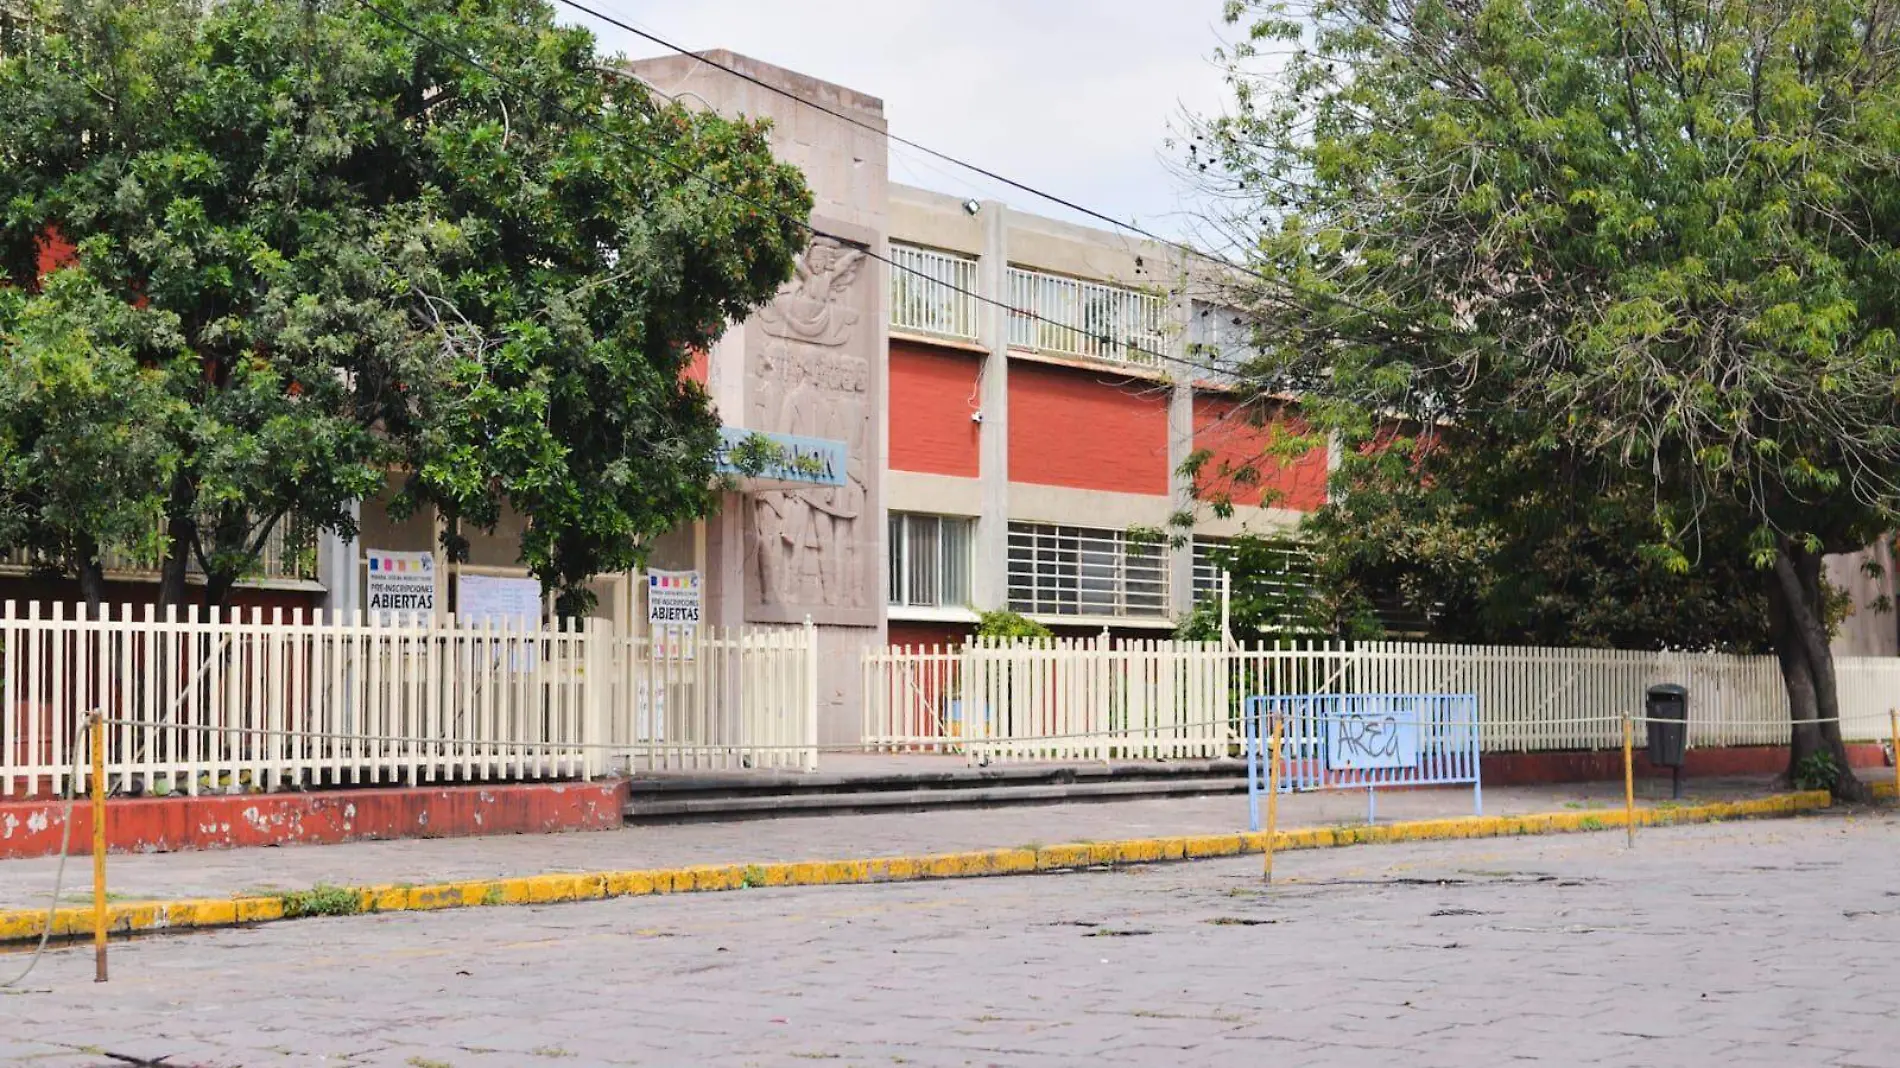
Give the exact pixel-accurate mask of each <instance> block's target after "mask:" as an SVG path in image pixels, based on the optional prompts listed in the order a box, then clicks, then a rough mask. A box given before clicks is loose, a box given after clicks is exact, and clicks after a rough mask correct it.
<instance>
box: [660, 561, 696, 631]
mask: <svg viewBox="0 0 1900 1068" xmlns="http://www.w3.org/2000/svg"><path fill="white" fill-rule="evenodd" d="M699 605H700V581H699V572H697V571H649V572H647V623H648V625H650V626H671V627H678V626H687V627H696V626H698V625H699Z"/></svg>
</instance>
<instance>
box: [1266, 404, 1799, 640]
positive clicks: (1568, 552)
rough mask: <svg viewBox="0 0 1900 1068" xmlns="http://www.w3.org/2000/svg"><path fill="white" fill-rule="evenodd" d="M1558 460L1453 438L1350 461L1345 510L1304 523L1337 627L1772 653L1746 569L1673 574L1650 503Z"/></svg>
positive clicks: (1762, 601) (1341, 477)
mask: <svg viewBox="0 0 1900 1068" xmlns="http://www.w3.org/2000/svg"><path fill="white" fill-rule="evenodd" d="M1561 459H1562V458H1561V457H1559V456H1552V455H1542V454H1538V453H1536V452H1535V451H1533V450H1526V449H1521V448H1513V447H1511V446H1510V445H1509V444H1507V443H1501V442H1488V443H1485V442H1477V441H1472V440H1468V439H1466V438H1465V437H1464V436H1463V435H1455V434H1441V435H1436V436H1435V437H1434V439H1433V440H1432V443H1431V446H1430V447H1429V448H1425V449H1420V448H1418V447H1417V441H1416V439H1407V438H1400V439H1396V440H1394V441H1393V442H1391V443H1390V447H1388V448H1384V449H1379V450H1376V451H1372V452H1367V453H1357V452H1355V453H1352V454H1349V455H1347V456H1346V457H1344V458H1343V459H1342V461H1341V464H1340V469H1339V471H1338V473H1337V475H1336V476H1335V479H1334V484H1335V491H1334V494H1333V500H1332V501H1331V502H1330V503H1328V504H1327V505H1326V506H1324V507H1322V508H1321V509H1319V510H1318V511H1317V512H1315V513H1313V514H1312V515H1311V516H1309V517H1308V518H1307V520H1306V522H1305V523H1304V524H1302V536H1303V537H1304V538H1305V541H1306V545H1307V548H1308V550H1309V552H1311V553H1312V555H1313V559H1314V561H1315V571H1316V577H1315V586H1316V588H1317V589H1318V590H1319V591H1321V593H1322V595H1323V600H1324V602H1325V603H1326V604H1327V605H1328V606H1329V610H1330V611H1331V613H1332V618H1333V619H1334V620H1336V621H1337V624H1336V625H1338V626H1340V627H1341V628H1342V629H1349V628H1350V627H1351V625H1352V624H1353V623H1355V622H1358V623H1360V624H1362V625H1363V623H1364V622H1365V621H1370V620H1375V619H1377V620H1381V621H1383V622H1382V624H1381V625H1382V627H1397V628H1400V629H1405V630H1413V629H1415V630H1417V631H1418V632H1422V633H1423V634H1424V635H1425V636H1427V637H1429V638H1431V639H1432V640H1436V641H1450V642H1464V643H1472V644H1485V645H1543V646H1563V647H1587V648H1609V649H1686V650H1694V651H1721V652H1734V653H1759V652H1765V651H1767V649H1768V613H1767V599H1766V596H1765V591H1763V590H1762V589H1761V583H1760V581H1759V575H1758V574H1757V573H1756V572H1755V570H1754V569H1753V568H1752V567H1751V566H1750V565H1749V564H1748V562H1747V561H1746V560H1744V559H1742V558H1740V557H1733V558H1731V557H1721V558H1706V557H1705V558H1704V559H1703V560H1701V561H1698V562H1697V563H1696V566H1695V567H1693V568H1691V569H1688V570H1686V571H1685V570H1679V569H1676V568H1673V567H1672V566H1670V564H1671V561H1670V560H1669V559H1667V558H1666V557H1665V556H1662V555H1659V554H1658V553H1656V552H1655V551H1654V549H1653V547H1652V545H1651V542H1652V541H1653V538H1654V531H1655V529H1656V527H1655V517H1654V514H1653V510H1652V509H1653V501H1652V499H1651V498H1650V496H1648V495H1646V494H1643V493H1640V492H1638V491H1637V490H1636V489H1634V488H1633V487H1630V486H1628V485H1624V484H1620V483H1615V482H1606V480H1604V479H1603V478H1601V477H1599V476H1598V475H1597V474H1595V473H1593V472H1590V471H1586V470H1579V469H1577V468H1575V467H1568V466H1566V465H1564V464H1562V463H1561V462H1560V460H1561ZM1705 521H1706V520H1705Z"/></svg>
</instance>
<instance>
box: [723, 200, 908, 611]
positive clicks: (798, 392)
mask: <svg viewBox="0 0 1900 1068" xmlns="http://www.w3.org/2000/svg"><path fill="white" fill-rule="evenodd" d="M864 258H865V256H864V253H863V252H862V251H860V250H858V249H853V248H849V247H847V246H845V245H842V244H840V243H839V242H837V241H835V240H831V239H826V238H821V239H819V240H817V241H814V242H813V243H812V245H811V246H810V247H809V248H808V249H807V250H806V251H805V254H804V255H803V256H802V257H800V259H799V261H798V264H797V278H796V280H795V281H794V282H792V283H791V284H790V285H788V286H787V287H786V289H785V290H784V291H783V292H782V293H780V295H779V296H778V297H777V298H776V299H775V300H774V301H773V302H772V303H771V304H770V305H768V306H767V307H765V308H764V309H762V310H760V312H759V313H758V318H757V320H756V322H757V324H758V326H759V328H760V330H761V331H762V332H763V334H764V337H765V340H764V345H763V348H762V350H761V351H760V352H759V354H758V356H757V358H756V359H755V361H754V366H753V373H752V376H751V380H750V381H749V382H747V393H748V394H749V400H750V404H751V411H750V413H749V415H750V418H749V419H748V420H747V422H748V424H749V425H751V426H754V427H758V428H761V429H767V430H774V431H777V432H779V433H784V434H794V435H799V436H803V437H812V438H829V439H831V440H834V441H842V442H845V444H846V447H847V456H848V460H847V465H846V473H845V484H844V485H843V486H811V487H806V488H799V489H788V490H774V491H767V492H763V493H760V494H759V495H758V496H757V498H756V499H755V501H754V502H753V530H752V534H753V544H752V545H751V547H750V548H751V550H752V552H751V555H752V556H753V557H754V558H755V559H756V560H757V577H758V583H759V600H760V601H761V602H762V603H763V604H765V605H768V606H780V607H793V606H804V607H825V608H838V609H867V608H871V607H872V604H871V599H872V597H873V592H872V591H871V590H870V589H869V586H870V583H868V582H867V580H866V576H865V570H866V565H867V563H868V562H869V561H868V558H867V554H866V553H865V552H864V549H863V545H862V543H863V542H864V541H865V540H866V539H867V538H870V537H874V536H875V534H876V531H874V530H872V529H870V528H871V524H872V523H874V522H875V517H874V516H870V515H868V511H869V508H868V506H869V503H870V492H869V486H868V479H869V478H870V475H871V470H870V466H869V462H868V461H869V457H868V452H869V449H870V447H871V446H872V444H873V443H874V441H875V438H874V437H873V435H872V430H871V416H872V413H871V406H872V400H871V396H870V389H871V383H872V377H871V366H870V364H869V362H868V361H867V360H866V359H865V358H863V357H862V356H859V355H855V354H854V353H852V352H851V351H848V350H849V349H850V348H851V343H852V342H853V341H854V340H855V339H856V337H857V333H858V328H859V326H860V319H861V318H862V316H861V314H860V312H859V311H858V310H857V309H856V308H853V307H852V306H851V304H852V301H851V299H850V297H851V285H852V282H853V281H854V280H855V279H856V278H857V276H858V272H859V270H860V269H861V268H862V266H863V264H864Z"/></svg>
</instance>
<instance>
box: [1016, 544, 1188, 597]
mask: <svg viewBox="0 0 1900 1068" xmlns="http://www.w3.org/2000/svg"><path fill="white" fill-rule="evenodd" d="M1009 606H1010V608H1012V609H1014V610H1015V611H1018V612H1024V613H1027V614H1030V615H1046V616H1165V615H1167V612H1168V547H1167V543H1166V542H1165V540H1161V539H1152V538H1145V537H1142V538H1136V537H1130V536H1129V535H1128V534H1127V533H1125V532H1123V531H1119V530H1096V529H1092V528H1089V527H1064V526H1054V525H1048V524H1041V523H1011V524H1010V525H1009Z"/></svg>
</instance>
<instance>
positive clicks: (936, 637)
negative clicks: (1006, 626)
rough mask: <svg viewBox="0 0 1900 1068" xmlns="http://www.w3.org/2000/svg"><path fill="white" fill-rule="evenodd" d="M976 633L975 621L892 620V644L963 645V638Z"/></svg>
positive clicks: (890, 639)
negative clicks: (926, 621)
mask: <svg viewBox="0 0 1900 1068" xmlns="http://www.w3.org/2000/svg"><path fill="white" fill-rule="evenodd" d="M975 633H976V624H974V623H919V622H912V621H908V620H900V619H893V620H891V622H890V638H889V641H890V644H892V645H909V646H913V647H915V646H919V645H925V646H929V645H962V644H963V640H964V639H965V638H967V637H969V636H970V635H972V634H975Z"/></svg>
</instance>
